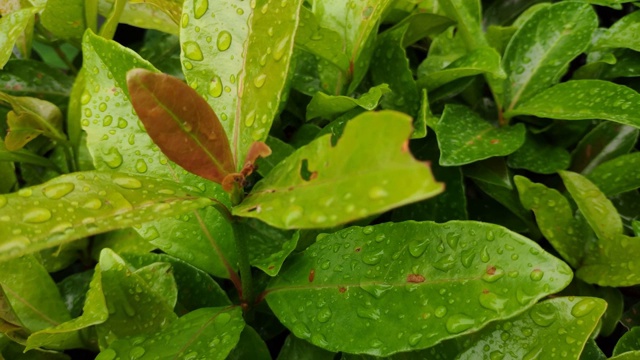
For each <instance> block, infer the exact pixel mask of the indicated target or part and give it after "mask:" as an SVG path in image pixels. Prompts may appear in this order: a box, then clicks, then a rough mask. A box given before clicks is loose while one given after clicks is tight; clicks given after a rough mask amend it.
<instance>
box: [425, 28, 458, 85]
mask: <svg viewBox="0 0 640 360" xmlns="http://www.w3.org/2000/svg"><path fill="white" fill-rule="evenodd" d="M466 54H467V50H466V48H465V46H464V43H463V42H462V37H461V36H460V35H459V34H458V33H454V28H453V27H450V28H449V29H448V30H446V31H443V32H442V33H440V34H439V35H437V36H435V37H434V38H433V41H432V42H431V46H430V47H429V55H428V56H427V58H426V59H424V61H423V62H422V63H421V64H420V65H419V66H418V77H422V76H425V75H428V74H430V73H433V72H436V71H440V70H442V69H444V68H446V67H447V66H449V64H451V63H453V62H454V61H456V60H458V59H460V58H461V57H463V56H464V55H466Z"/></svg>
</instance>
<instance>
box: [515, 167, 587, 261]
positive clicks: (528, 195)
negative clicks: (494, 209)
mask: <svg viewBox="0 0 640 360" xmlns="http://www.w3.org/2000/svg"><path fill="white" fill-rule="evenodd" d="M514 182H515V183H516V187H517V188H518V193H519V194H520V201H521V202H522V206H524V207H525V209H527V210H533V213H534V214H535V216H536V221H537V223H538V227H539V228H540V232H542V235H544V237H545V238H546V239H547V240H548V241H549V243H551V246H553V248H554V249H555V250H556V251H557V252H558V253H559V254H560V256H562V258H563V259H564V260H565V261H567V262H568V263H569V264H570V265H571V266H573V267H578V266H579V265H580V261H581V260H582V258H583V257H584V252H585V240H587V239H589V238H590V237H591V234H590V232H591V231H590V230H589V229H588V228H587V229H585V228H584V227H583V226H582V224H581V223H580V222H579V221H577V220H576V219H575V218H574V216H573V209H572V208H571V205H570V204H569V201H568V200H567V199H566V198H565V197H564V196H562V194H561V193H560V192H558V191H557V190H554V189H550V188H547V187H546V186H544V185H542V184H536V183H533V182H531V181H530V180H529V179H527V178H525V177H523V176H516V177H514Z"/></svg>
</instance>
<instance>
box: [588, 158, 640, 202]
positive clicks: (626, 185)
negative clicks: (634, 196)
mask: <svg viewBox="0 0 640 360" xmlns="http://www.w3.org/2000/svg"><path fill="white" fill-rule="evenodd" d="M638 165H640V152H634V153H631V154H627V155H622V156H619V157H617V158H615V159H613V160H609V161H607V162H604V163H602V164H600V165H598V167H596V168H595V169H594V170H593V172H591V174H589V176H588V178H589V180H591V181H592V182H593V183H594V184H595V185H596V186H597V187H598V188H599V189H600V190H601V191H602V192H603V193H605V194H606V195H609V196H611V195H617V194H620V193H623V192H626V191H631V190H634V189H637V188H640V166H638Z"/></svg>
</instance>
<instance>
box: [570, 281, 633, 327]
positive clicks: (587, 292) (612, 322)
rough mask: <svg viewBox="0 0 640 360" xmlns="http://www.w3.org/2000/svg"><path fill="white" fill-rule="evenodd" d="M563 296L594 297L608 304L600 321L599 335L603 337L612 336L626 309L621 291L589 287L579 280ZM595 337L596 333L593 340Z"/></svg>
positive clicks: (610, 288)
mask: <svg viewBox="0 0 640 360" xmlns="http://www.w3.org/2000/svg"><path fill="white" fill-rule="evenodd" d="M563 294H567V295H569V294H571V295H577V296H592V297H598V298H600V299H603V300H604V301H606V302H607V311H605V313H604V315H602V318H601V319H600V326H599V329H598V331H597V335H598V336H603V337H605V336H610V335H611V333H612V332H613V331H614V330H615V329H616V328H617V326H618V322H619V321H620V319H621V317H622V311H623V309H624V298H623V295H622V292H620V290H618V289H616V288H612V287H602V286H595V285H589V284H587V283H585V282H583V281H580V280H579V279H574V281H573V283H572V284H571V285H569V287H567V288H566V289H565V290H564V291H563ZM595 335H596V334H595V333H594V334H593V335H592V336H591V338H594V336H595Z"/></svg>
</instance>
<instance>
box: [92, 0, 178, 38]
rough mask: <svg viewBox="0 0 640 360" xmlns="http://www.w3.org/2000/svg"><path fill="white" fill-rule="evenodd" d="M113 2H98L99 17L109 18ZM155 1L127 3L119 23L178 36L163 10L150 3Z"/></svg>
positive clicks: (175, 25) (176, 25) (173, 23)
mask: <svg viewBox="0 0 640 360" xmlns="http://www.w3.org/2000/svg"><path fill="white" fill-rule="evenodd" d="M115 1H116V0H99V3H98V11H99V13H100V15H102V16H104V17H107V16H109V13H110V12H111V9H112V7H113V5H114V2H115ZM117 1H119V0H117ZM157 1H158V0H151V1H145V2H142V3H140V0H135V1H127V4H125V6H124V10H123V11H122V15H121V16H120V23H123V24H129V25H133V26H136V27H139V28H143V29H152V30H158V31H163V32H167V33H171V34H174V35H178V33H179V28H178V24H177V23H176V22H175V21H173V19H172V18H171V16H170V15H168V14H167V13H166V12H165V11H164V10H163V9H161V8H159V7H157V6H156V5H155V4H152V2H157Z"/></svg>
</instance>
